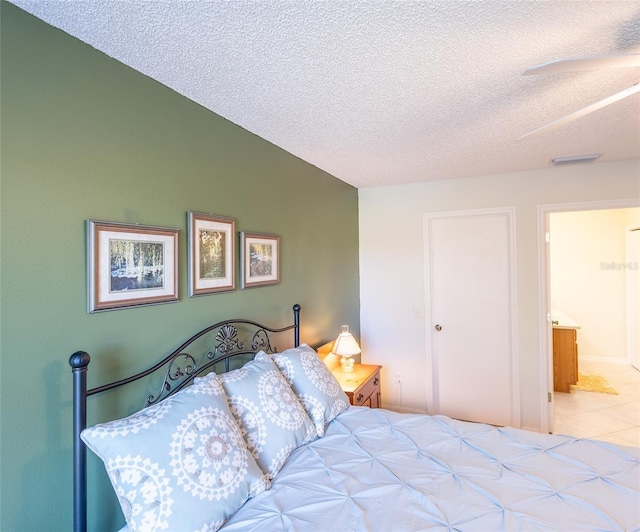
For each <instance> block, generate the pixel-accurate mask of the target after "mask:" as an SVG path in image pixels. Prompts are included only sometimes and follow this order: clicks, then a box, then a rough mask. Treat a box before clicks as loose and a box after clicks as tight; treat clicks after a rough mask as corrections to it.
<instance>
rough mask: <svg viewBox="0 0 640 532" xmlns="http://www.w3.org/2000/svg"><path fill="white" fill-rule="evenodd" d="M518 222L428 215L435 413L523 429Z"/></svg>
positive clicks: (504, 216) (510, 215) (506, 217)
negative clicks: (517, 341) (516, 262)
mask: <svg viewBox="0 0 640 532" xmlns="http://www.w3.org/2000/svg"><path fill="white" fill-rule="evenodd" d="M514 217H515V215H514V211H513V209H500V210H490V211H489V210H481V211H467V212H462V213H460V212H458V213H440V214H427V215H425V254H426V257H425V259H426V261H425V264H426V268H427V272H426V274H427V308H428V309H429V316H428V322H427V328H428V329H429V331H430V334H428V340H430V341H429V342H428V344H427V345H431V352H430V354H431V368H430V369H431V372H432V373H431V377H432V380H433V383H432V387H433V388H432V394H431V401H432V404H431V405H429V406H430V408H429V411H430V412H433V413H439V414H445V415H447V416H450V417H454V418H458V419H465V420H469V421H478V422H484V423H491V424H494V425H515V426H519V422H520V419H519V400H518V393H517V392H518V383H517V381H518V375H517V361H516V352H515V318H514V316H515V304H514V302H515V275H514V272H515V269H514V262H513V261H514V255H515V253H514V234H513V233H514V229H513V225H514V224H513V221H514Z"/></svg>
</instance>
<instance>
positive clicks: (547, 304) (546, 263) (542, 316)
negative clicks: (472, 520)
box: [537, 198, 640, 432]
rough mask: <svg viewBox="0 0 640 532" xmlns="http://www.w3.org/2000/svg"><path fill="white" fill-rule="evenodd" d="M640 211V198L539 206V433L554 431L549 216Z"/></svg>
mask: <svg viewBox="0 0 640 532" xmlns="http://www.w3.org/2000/svg"><path fill="white" fill-rule="evenodd" d="M637 207H640V202H639V201H638V199H637V198H628V199H621V200H597V201H582V202H575V203H554V204H548V205H538V209H537V210H538V234H537V238H538V317H539V319H538V334H539V342H538V345H539V349H540V393H539V397H540V430H541V431H542V432H552V431H553V337H552V326H551V318H550V316H551V283H550V279H549V277H550V267H551V261H550V254H549V245H548V242H547V241H546V238H545V235H546V233H547V231H549V216H550V215H551V214H552V213H558V212H573V211H598V210H611V209H628V208H637Z"/></svg>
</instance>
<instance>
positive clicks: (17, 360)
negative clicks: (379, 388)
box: [0, 2, 359, 531]
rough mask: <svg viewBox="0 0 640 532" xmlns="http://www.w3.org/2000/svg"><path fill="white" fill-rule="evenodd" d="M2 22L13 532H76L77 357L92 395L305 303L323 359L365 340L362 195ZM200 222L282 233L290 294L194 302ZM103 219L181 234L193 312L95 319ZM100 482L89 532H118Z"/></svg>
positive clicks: (124, 71)
mask: <svg viewBox="0 0 640 532" xmlns="http://www.w3.org/2000/svg"><path fill="white" fill-rule="evenodd" d="M0 16H1V32H2V33H1V38H2V40H1V47H2V48H1V61H2V62H1V67H2V69H1V143H2V144H1V149H2V153H1V155H2V160H1V183H0V185H1V189H0V191H1V209H2V210H1V216H0V228H1V236H0V245H1V256H0V261H1V262H0V264H1V269H0V271H1V278H0V283H1V284H0V290H1V291H0V295H1V298H0V301H1V314H0V320H1V329H0V331H1V339H0V346H1V355H0V363H1V374H0V378H1V386H0V401H1V403H0V407H1V409H0V412H1V419H0V431H1V432H0V434H1V438H2V439H1V446H2V447H1V453H0V456H1V462H0V467H1V471H0V479H1V481H0V482H1V490H2V491H1V492H0V496H1V498H2V499H1V504H0V507H1V513H2V515H1V518H0V529H1V530H6V531H23V530H24V531H27V530H28V531H32V530H33V531H35V530H43V531H45V530H46V531H51V530H69V529H70V527H71V519H72V513H71V508H72V507H71V484H72V476H71V438H70V432H71V373H70V369H69V366H68V358H69V355H70V354H71V353H72V352H74V351H77V350H80V349H82V350H86V351H88V352H89V353H90V354H91V356H92V362H91V366H90V371H89V386H94V385H98V384H101V383H103V382H105V381H106V380H108V379H111V378H112V377H118V376H123V375H124V374H126V373H128V372H129V371H130V370H131V369H141V368H142V367H144V366H146V365H147V364H148V363H150V362H152V361H155V360H156V359H157V358H158V357H160V356H162V355H164V354H166V353H167V352H168V351H169V350H170V348H172V347H175V346H176V345H177V344H178V343H179V342H180V341H181V340H183V339H184V338H185V337H187V336H188V335H190V334H191V333H193V332H195V331H197V330H199V329H200V328H202V327H204V326H206V325H208V324H210V323H212V322H215V321H217V320H219V319H224V318H227V317H247V318H252V319H260V320H262V321H268V322H269V323H272V322H273V323H274V324H275V325H283V324H286V323H289V320H290V319H291V306H292V305H293V304H294V303H300V304H301V305H302V323H303V326H302V340H303V341H305V342H307V343H309V344H311V345H319V344H321V343H324V342H326V341H328V340H330V339H332V338H334V337H335V336H336V335H337V333H338V332H339V326H340V324H342V323H348V324H350V325H351V327H352V330H353V331H354V332H355V333H356V335H359V291H358V290H359V289H358V283H359V281H358V212H357V209H358V207H357V201H358V200H357V190H356V189H354V188H353V187H351V186H349V185H347V184H345V183H344V182H342V181H339V180H338V179H335V178H334V177H332V176H330V175H328V174H326V173H325V172H322V171H321V170H319V169H317V168H315V167H314V166H312V165H310V164H308V163H305V162H304V161H302V160H300V159H298V158H296V157H294V156H292V155H290V154H288V153H286V152H285V151H283V150H281V149H279V148H278V147H276V146H274V145H272V144H270V143H268V142H266V141H264V140H262V139H260V138H258V137H256V136H255V135H252V134H251V133H249V132H247V131H245V130H243V129H242V128H240V127H237V126H235V125H233V124H231V123H230V122H228V121H226V120H224V119H223V118H221V117H219V116H217V115H215V114H213V113H211V112H209V111H207V110H206V109H204V108H202V107H200V106H199V105H197V104H195V103H193V102H191V101H189V100H187V99H186V98H184V97H182V96H180V95H178V94H177V93H175V92H173V91H172V90H170V89H168V88H167V87H164V86H162V85H161V84H159V83H157V82H155V81H153V80H151V79H149V78H147V77H145V76H143V75H142V74H140V73H138V72H136V71H134V70H132V69H130V68H128V67H126V66H124V65H122V64H120V63H118V62H117V61H115V60H113V59H110V58H109V57H107V56H105V55H103V54H102V53H100V52H97V51H96V50H94V49H93V48H91V47H90V46H87V45H85V44H83V43H81V42H80V41H77V40H76V39H74V38H72V37H70V36H68V35H66V34H65V33H63V32H61V31H59V30H56V29H54V28H52V27H51V26H48V25H46V24H45V23H43V22H41V21H40V20H38V19H36V18H34V17H32V16H30V15H28V14H26V13H24V12H22V11H21V10H19V9H18V8H16V7H14V6H13V5H11V4H7V3H6V2H2V4H1V13H0ZM189 210H193V211H201V212H213V213H215V214H219V215H225V216H231V217H233V218H235V219H236V230H237V231H245V230H246V231H263V232H272V233H276V234H279V235H280V236H281V268H282V269H281V278H282V282H281V283H280V284H279V285H277V286H271V287H263V288H255V289H251V290H244V291H243V290H236V291H235V292H231V293H224V294H215V295H209V296H203V297H197V298H189V297H187V276H186V260H187V259H186V257H187V250H186V225H187V224H186V220H187V211H189ZM89 218H92V219H99V220H110V221H119V222H130V223H141V224H148V225H159V226H165V227H175V228H179V229H180V239H181V240H180V263H179V268H180V284H179V289H180V302H179V303H174V304H165V305H157V306H151V307H143V308H133V309H125V310H118V311H113V312H105V313H99V314H87V312H86V289H85V278H86V271H85V220H86V219H89ZM337 257H340V259H339V260H338V259H337ZM109 400H110V401H113V402H114V404H118V401H117V394H113V395H112V396H111V397H110V398H109ZM116 409H117V408H116ZM125 413H127V412H120V414H122V415H123V414H125ZM92 464H93V461H92ZM90 467H91V468H90V471H89V473H90V480H89V482H90V490H91V492H90V509H91V510H92V512H95V513H96V515H94V516H92V517H91V518H90V522H89V523H90V528H92V529H96V530H98V529H99V530H108V529H114V528H116V527H117V526H119V525H121V524H122V521H121V517H120V512H119V511H114V508H113V504H114V501H113V496H112V494H111V489H110V486H109V485H108V482H107V480H106V476H104V474H103V473H102V471H101V470H98V467H97V465H91V466H90ZM109 514H113V515H111V516H110V515H109Z"/></svg>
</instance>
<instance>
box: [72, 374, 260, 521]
mask: <svg viewBox="0 0 640 532" xmlns="http://www.w3.org/2000/svg"><path fill="white" fill-rule="evenodd" d="M81 436H82V439H83V440H84V442H85V443H86V444H87V445H88V446H89V448H90V449H91V450H92V451H93V452H94V453H96V454H97V455H98V456H99V457H100V458H101V459H102V461H103V462H104V464H105V467H106V469H107V473H108V474H109V478H110V480H111V483H112V484H113V487H114V489H115V492H116V494H117V496H118V501H119V502H120V506H121V507H122V511H123V513H124V516H125V519H126V521H127V524H128V525H129V528H130V529H131V530H133V531H155V530H189V531H196V530H197V531H201V530H207V531H212V530H218V529H219V528H220V527H221V526H222V525H223V524H224V522H225V521H226V520H227V518H228V517H230V516H231V515H232V514H233V513H235V511H236V510H237V509H238V508H239V507H240V506H242V505H243V504H244V502H245V501H246V500H247V499H248V498H249V497H253V496H254V495H257V494H258V493H261V492H262V491H264V490H265V489H268V488H269V482H268V481H267V480H266V479H265V478H264V475H263V473H262V471H260V469H259V468H258V466H257V464H256V462H255V460H254V459H253V457H252V456H251V454H250V453H249V452H248V451H247V448H246V446H245V442H244V440H243V438H242V434H241V432H240V429H239V427H238V425H237V423H236V421H235V419H234V417H233V416H232V415H231V413H230V411H229V406H228V404H227V397H226V395H225V393H224V390H223V388H222V386H221V384H220V383H219V382H218V381H217V379H213V378H211V379H207V380H206V382H203V383H200V384H198V385H195V384H194V385H193V386H190V387H188V388H186V389H184V390H182V391H180V392H178V393H176V394H175V395H173V396H171V397H169V398H167V399H165V400H164V401H162V402H160V403H158V404H156V405H153V406H150V407H147V408H145V409H144V410H141V411H140V412H137V413H135V414H133V415H131V416H129V417H127V418H124V419H120V420H117V421H112V422H110V423H104V424H100V425H96V426H95V427H91V428H88V429H86V430H84V431H83V432H82V435H81Z"/></svg>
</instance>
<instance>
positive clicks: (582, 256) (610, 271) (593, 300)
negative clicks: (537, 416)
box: [538, 200, 640, 432]
mask: <svg viewBox="0 0 640 532" xmlns="http://www.w3.org/2000/svg"><path fill="white" fill-rule="evenodd" d="M538 213H539V231H540V241H542V242H544V244H543V246H544V247H542V246H541V249H540V259H541V264H540V275H541V282H540V287H541V291H542V293H541V305H542V309H541V310H542V315H543V316H545V315H546V318H547V319H546V320H544V321H543V323H541V331H540V345H541V356H542V358H543V360H542V362H543V365H542V366H543V368H545V371H544V374H545V377H546V379H544V381H545V382H544V385H545V387H546V389H545V390H544V394H541V395H542V396H547V397H546V398H547V399H548V400H549V401H548V402H547V404H546V408H545V407H543V408H542V409H541V414H542V415H541V418H542V420H543V423H542V425H543V428H544V427H545V423H544V420H545V416H544V414H545V413H546V418H547V424H546V427H547V429H548V431H549V432H553V429H554V413H555V412H554V406H555V400H554V399H555V395H554V393H555V392H554V386H553V382H554V380H553V377H554V373H553V358H552V353H553V345H552V337H553V335H552V334H551V331H552V327H553V322H556V321H557V317H558V316H561V317H563V318H564V319H565V320H566V319H567V318H568V321H569V322H570V323H572V324H573V325H575V326H577V327H578V328H577V339H578V361H579V360H580V357H584V360H589V361H591V360H598V359H602V360H603V361H605V360H606V361H618V362H623V363H625V364H627V365H628V364H629V354H628V349H627V345H628V343H629V342H628V340H627V339H628V338H629V330H630V327H631V323H630V321H629V312H628V310H627V306H628V305H629V300H628V297H627V296H628V295H629V286H630V285H629V281H628V277H629V276H628V275H627V274H628V273H629V272H628V271H626V266H627V262H628V259H627V258H626V257H627V255H626V251H625V248H628V245H626V244H625V240H626V236H625V233H626V230H627V229H628V227H629V225H630V224H634V223H638V221H639V220H640V208H639V207H638V202H637V200H636V201H633V200H627V201H614V202H590V203H582V204H565V205H553V206H541V207H539V209H538ZM579 369H580V368H579V364H578V368H577V373H578V372H579ZM576 377H577V375H576ZM559 398H563V396H560V397H559Z"/></svg>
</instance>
